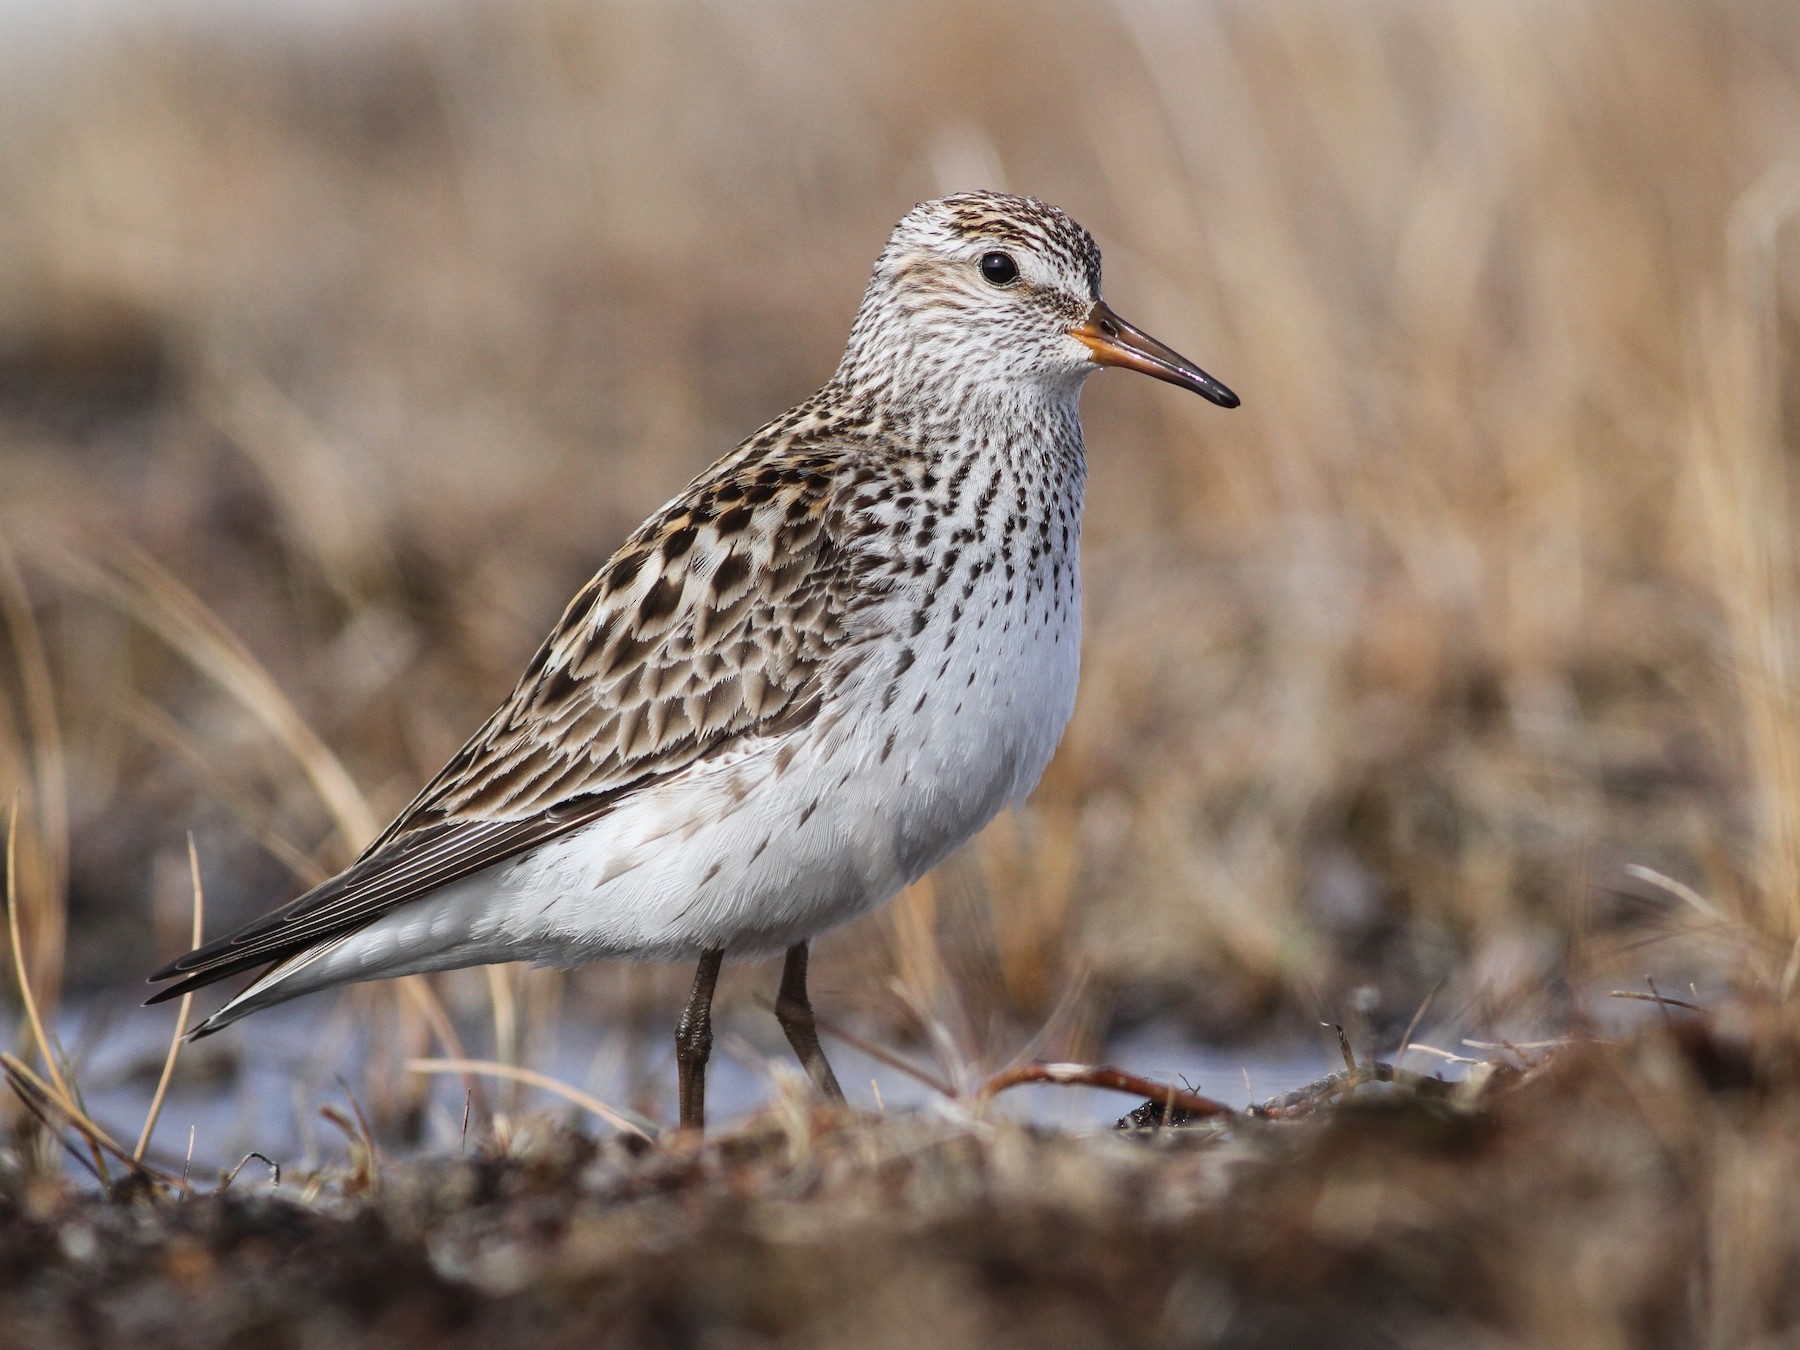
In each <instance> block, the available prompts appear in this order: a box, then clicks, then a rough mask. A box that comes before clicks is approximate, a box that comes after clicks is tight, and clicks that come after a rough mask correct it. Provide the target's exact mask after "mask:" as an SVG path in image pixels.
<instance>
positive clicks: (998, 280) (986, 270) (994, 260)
mask: <svg viewBox="0 0 1800 1350" xmlns="http://www.w3.org/2000/svg"><path fill="white" fill-rule="evenodd" d="M981 275H982V276H984V277H986V278H987V279H988V280H989V281H990V282H992V283H993V284H994V285H996V286H1010V285H1012V284H1013V282H1015V281H1017V280H1018V279H1019V264H1017V263H1016V262H1014V261H1013V259H1012V254H1010V253H984V254H982V255H981Z"/></svg>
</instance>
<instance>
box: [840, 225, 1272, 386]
mask: <svg viewBox="0 0 1800 1350" xmlns="http://www.w3.org/2000/svg"><path fill="white" fill-rule="evenodd" d="M845 363H846V369H847V371H854V372H856V373H857V374H860V375H862V376H865V377H871V378H876V379H880V378H882V377H881V376H879V375H877V374H876V372H878V371H888V372H891V375H890V376H889V377H888V379H889V380H890V381H892V382H896V383H898V382H914V383H918V382H924V383H927V384H929V383H931V382H933V381H935V380H938V379H943V380H953V381H956V382H958V383H961V382H964V381H967V380H969V379H971V378H973V379H974V380H975V381H976V382H978V383H983V384H992V383H994V382H999V383H1003V384H1015V385H1016V384H1018V383H1021V382H1026V383H1037V384H1047V385H1050V386H1055V387H1062V388H1071V387H1079V385H1080V384H1081V382H1082V381H1083V380H1084V379H1085V378H1086V377H1087V376H1088V375H1091V374H1093V372H1094V371H1095V370H1096V369H1098V368H1099V367H1100V366H1123V367H1126V368H1127V369H1130V370H1138V371H1142V372H1143V373H1144V374H1146V375H1154V376H1155V377H1156V378H1157V379H1159V380H1167V381H1168V382H1169V383H1170V384H1176V385H1180V386H1181V387H1182V388H1184V389H1189V390H1192V391H1193V392H1194V393H1197V394H1199V395H1201V396H1202V397H1204V398H1208V399H1211V400H1212V401H1213V402H1214V403H1217V404H1218V405H1220V406H1221V407H1225V408H1235V407H1236V406H1237V403H1238V399H1237V395H1235V394H1233V393H1232V392H1231V391H1230V390H1229V389H1227V388H1226V387H1225V386H1224V385H1222V384H1220V383H1219V381H1217V380H1215V379H1214V378H1213V377H1212V376H1210V375H1208V374H1207V373H1206V372H1205V371H1203V370H1201V369H1200V368H1199V367H1198V366H1196V365H1195V364H1194V363H1193V362H1192V361H1189V360H1188V359H1187V358H1186V357H1184V356H1182V355H1180V354H1179V353H1178V352H1175V351H1173V350H1171V349H1170V348H1168V347H1165V346H1164V345H1163V344H1162V343H1160V342H1158V341H1157V340H1156V339H1155V338H1153V337H1151V336H1149V335H1148V334H1147V333H1144V332H1142V331H1140V330H1139V329H1137V328H1134V327H1132V326H1131V325H1130V324H1128V323H1126V322H1125V321H1124V320H1123V319H1121V318H1119V317H1118V315H1116V314H1114V313H1113V312H1112V310H1111V309H1110V308H1109V307H1108V306H1107V304H1106V302H1105V301H1104V300H1102V299H1101V298H1100V250H1099V248H1098V246H1096V245H1095V243H1094V238H1093V236H1092V235H1090V234H1089V233H1088V232H1087V231H1086V230H1084V229H1082V227H1081V226H1080V225H1078V224H1076V223H1075V221H1073V220H1072V219H1070V218H1069V216H1068V215H1066V214H1065V213H1064V212H1062V211H1061V210H1059V209H1058V208H1056V207H1054V206H1051V205H1050V204H1049V203H1048V202H1042V201H1039V200H1038V199H1037V198H1035V197H1014V196H1010V195H1008V194H1006V193H1001V192H962V193H958V194H956V195H955V196H952V197H940V198H938V199H937V200H935V201H929V202H922V203H920V204H919V205H918V206H915V207H913V209H912V210H910V211H908V212H907V213H906V215H905V216H904V217H902V218H901V221H900V223H899V225H897V226H896V227H895V229H894V233H893V234H892V236H890V237H889V239H888V243H887V247H886V248H885V249H883V250H882V254H881V257H880V258H879V259H878V260H877V261H876V264H875V275H874V276H873V277H872V278H871V279H870V282H869V290H868V293H867V295H866V296H865V297H864V299H863V305H862V310H861V311H860V313H859V314H858V316H857V322H856V327H855V329H854V330H853V331H852V333H851V338H850V348H849V350H848V351H847V352H846V355H845Z"/></svg>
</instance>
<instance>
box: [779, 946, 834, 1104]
mask: <svg viewBox="0 0 1800 1350" xmlns="http://www.w3.org/2000/svg"><path fill="white" fill-rule="evenodd" d="M775 1018H776V1020H777V1021H779V1022H780V1023H781V1029H782V1030H783V1031H785V1032H787V1038H788V1044H789V1045H791V1046H793V1047H794V1053H795V1054H796V1055H798V1056H800V1064H801V1066H802V1067H803V1068H804V1069H805V1070H806V1072H807V1074H808V1075H809V1076H810V1077H811V1078H812V1080H813V1086H815V1087H816V1088H818V1089H819V1091H820V1092H823V1093H824V1094H825V1095H826V1096H827V1097H829V1098H831V1100H832V1101H834V1102H841V1101H843V1100H844V1089H842V1088H841V1087H839V1086H838V1080H837V1075H836V1074H835V1073H833V1072H832V1071H831V1065H829V1064H828V1063H826V1062H825V1051H824V1050H823V1049H822V1048H821V1047H820V1045H819V1031H818V1027H817V1026H816V1025H814V1023H813V1010H812V1004H811V1003H809V1002H807V999H806V944H805V943H804V942H796V943H795V944H794V945H793V946H791V947H789V948H788V954H787V964H786V965H784V966H783V967H782V968H781V992H780V993H779V994H777V995H776V996H775Z"/></svg>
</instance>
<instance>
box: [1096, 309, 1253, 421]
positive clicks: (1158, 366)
mask: <svg viewBox="0 0 1800 1350" xmlns="http://www.w3.org/2000/svg"><path fill="white" fill-rule="evenodd" d="M1069 336H1070V337H1072V338H1074V339H1075V340H1076V341H1077V342H1080V343H1082V344H1083V345H1085V346H1086V347H1087V349H1088V350H1089V351H1091V352H1092V353H1093V354H1094V361H1095V363H1096V364H1098V365H1102V366H1123V367H1124V368H1125V369H1126V370H1136V371H1141V372H1143V373H1144V374H1145V375H1154V376H1155V377H1156V378H1157V379H1159V380H1167V381H1168V382H1169V383H1170V384H1174V385H1180V386H1181V387H1182V388H1183V389H1191V390H1192V391H1193V392H1194V393H1196V394H1198V395H1200V397H1201V398H1205V399H1210V400H1212V401H1213V402H1214V403H1216V404H1218V405H1219V406H1220V407H1221V408H1235V407H1237V405H1238V396H1237V395H1236V394H1234V393H1232V392H1231V390H1229V389H1227V388H1226V387H1225V386H1224V385H1222V384H1220V383H1219V382H1218V381H1217V380H1215V379H1214V378H1213V377H1212V376H1210V375H1208V374H1207V373H1206V372H1205V371H1204V370H1202V369H1200V367H1199V366H1197V365H1195V364H1194V363H1193V362H1192V361H1190V360H1188V359H1187V357H1185V356H1183V355H1182V354H1181V353H1180V352H1178V351H1175V350H1174V349H1173V348H1170V347H1165V346H1163V344H1162V343H1160V342H1158V341H1157V340H1156V339H1155V338H1153V337H1151V336H1150V335H1149V334H1148V333H1146V332H1144V331H1143V330H1142V329H1138V328H1133V327H1132V326H1131V325H1130V324H1128V323H1126V322H1125V320H1123V319H1121V318H1120V317H1119V316H1118V315H1117V314H1114V313H1113V312H1112V310H1111V309H1110V308H1108V306H1107V303H1106V301H1104V300H1096V301H1095V302H1094V307H1093V308H1092V309H1090V310H1089V311H1088V316H1087V318H1085V319H1083V320H1082V321H1081V322H1080V323H1078V324H1076V325H1075V327H1073V328H1071V329H1070V330H1069Z"/></svg>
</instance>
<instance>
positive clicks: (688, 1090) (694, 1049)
mask: <svg viewBox="0 0 1800 1350" xmlns="http://www.w3.org/2000/svg"><path fill="white" fill-rule="evenodd" d="M724 960H725V953H724V952H723V951H718V950H715V951H710V952H707V953H706V955H704V956H702V957H701V958H700V968H699V969H698V970H696V971H695V972H694V992H693V993H691V994H689V995H688V1001H687V1007H686V1008H684V1009H683V1010H682V1013H681V1021H679V1022H677V1023H676V1024H675V1067H676V1069H677V1070H678V1071H679V1073H680V1076H681V1128H682V1129H684V1130H685V1129H690V1128H691V1129H696V1130H700V1129H704V1128H705V1127H706V1061H707V1059H708V1057H710V1056H711V1054H712V1000H713V986H714V985H715V984H717V983H718V982H719V966H720V964H721V963H722V962H723V961H724Z"/></svg>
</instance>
